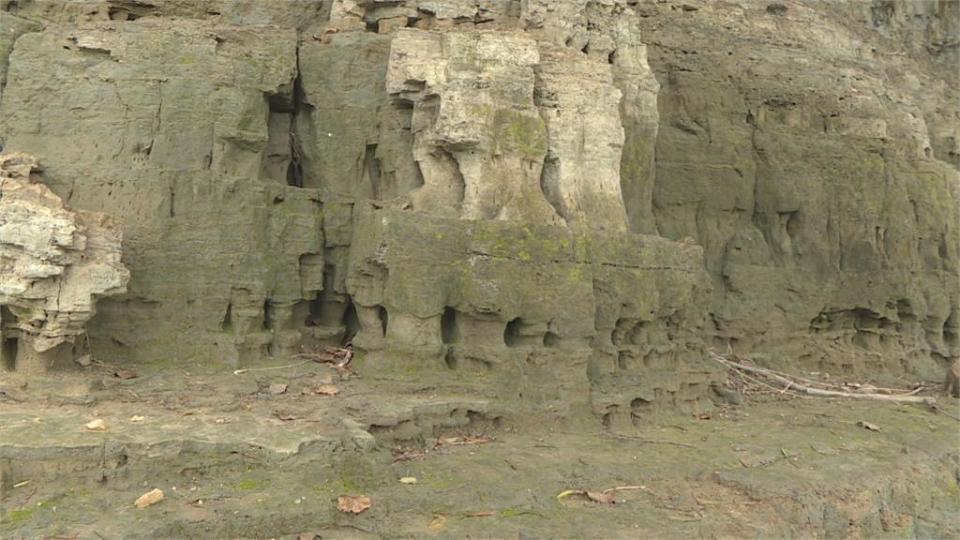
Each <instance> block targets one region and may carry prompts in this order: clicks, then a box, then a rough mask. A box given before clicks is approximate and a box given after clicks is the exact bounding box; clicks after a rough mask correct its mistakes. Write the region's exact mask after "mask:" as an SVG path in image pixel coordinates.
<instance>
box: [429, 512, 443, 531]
mask: <svg viewBox="0 0 960 540" xmlns="http://www.w3.org/2000/svg"><path fill="white" fill-rule="evenodd" d="M446 523H447V516H444V515H437V516H434V517H433V521H431V522H430V524H429V525H427V528H428V529H431V530H434V531H435V530H437V529H442V528H443V526H444V525H445V524H446Z"/></svg>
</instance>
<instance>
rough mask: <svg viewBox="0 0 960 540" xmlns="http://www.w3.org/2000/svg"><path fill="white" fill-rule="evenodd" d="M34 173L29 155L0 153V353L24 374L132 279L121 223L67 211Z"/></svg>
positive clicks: (78, 331)
mask: <svg viewBox="0 0 960 540" xmlns="http://www.w3.org/2000/svg"><path fill="white" fill-rule="evenodd" d="M37 169H38V165H37V162H36V160H35V159H34V158H33V157H31V156H28V155H24V154H0V309H2V310H3V311H2V313H0V337H3V342H4V347H3V354H2V356H3V361H4V362H3V363H4V364H5V365H7V366H11V367H12V366H17V367H18V368H23V369H27V366H25V365H18V364H21V363H23V362H24V361H25V360H26V359H28V358H31V357H33V356H35V355H36V353H43V352H45V351H49V350H50V349H53V348H54V347H56V346H58V345H60V344H62V343H64V342H67V341H73V340H74V339H75V338H76V337H77V336H80V335H83V333H84V326H85V324H86V322H87V321H88V320H90V318H91V317H93V316H94V314H95V313H96V309H95V302H96V301H97V299H98V298H99V297H105V296H112V295H117V294H122V293H124V292H126V285H127V281H128V280H129V279H130V273H129V272H128V271H127V269H126V268H125V267H124V266H123V264H122V263H121V262H120V254H121V245H120V244H121V242H120V239H121V231H120V226H119V224H118V223H116V222H115V221H114V220H112V219H110V218H109V217H108V216H106V215H104V214H100V213H95V212H84V211H79V212H74V211H72V210H69V209H67V208H65V207H64V205H63V201H61V200H60V198H59V197H57V195H55V194H54V193H53V192H51V191H50V189H49V188H47V187H46V186H44V185H43V184H40V183H37V180H36V179H35V178H31V173H32V172H33V171H34V170H37ZM11 342H13V343H17V342H19V343H17V347H14V346H13V345H12V344H11ZM20 347H23V348H24V349H26V348H28V347H29V348H30V349H32V351H29V350H24V351H22V352H21V351H19V348H20ZM8 356H9V357H8ZM31 367H36V366H31Z"/></svg>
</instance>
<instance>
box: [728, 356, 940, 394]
mask: <svg viewBox="0 0 960 540" xmlns="http://www.w3.org/2000/svg"><path fill="white" fill-rule="evenodd" d="M710 356H711V357H712V358H713V359H714V360H716V361H717V362H720V363H721V364H724V365H726V366H728V367H732V368H735V369H738V370H740V371H746V372H748V373H755V374H757V375H762V376H764V377H766V378H768V379H771V380H774V381H777V382H778V383H780V384H782V385H783V386H784V391H788V390H789V391H793V392H799V393H801V394H806V395H809V396H821V397H839V398H850V399H870V400H876V401H891V402H895V403H923V404H925V405H929V406H931V407H933V406H935V405H936V400H935V399H933V398H929V397H921V396H914V395H890V394H872V393H871V394H863V393H858V392H842V391H838V390H821V389H819V388H811V387H809V386H806V385H803V384H800V383H798V382H796V381H793V380H790V379H788V378H787V377H784V376H782V375H778V374H776V373H774V372H773V371H771V370H769V369H764V368H761V367H756V366H748V365H746V364H741V363H739V362H734V361H733V360H730V359H727V358H724V357H723V356H721V355H719V354H717V353H715V352H712V351H711V352H710Z"/></svg>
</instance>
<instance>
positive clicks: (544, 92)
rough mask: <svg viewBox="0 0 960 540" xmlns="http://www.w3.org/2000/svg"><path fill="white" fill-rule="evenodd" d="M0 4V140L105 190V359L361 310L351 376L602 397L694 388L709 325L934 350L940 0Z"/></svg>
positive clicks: (947, 203)
mask: <svg viewBox="0 0 960 540" xmlns="http://www.w3.org/2000/svg"><path fill="white" fill-rule="evenodd" d="M0 7H2V8H3V9H2V10H0V26H2V28H0V29H2V30H4V31H3V32H2V33H0V35H2V36H3V37H2V40H0V53H4V54H0V73H6V83H5V85H4V86H3V89H2V94H0V138H2V142H3V144H4V145H5V147H6V148H7V149H9V150H13V151H23V152H29V153H32V154H34V155H36V156H38V157H39V158H40V159H41V161H42V162H43V163H44V166H45V180H44V181H45V183H47V185H49V186H50V188H51V189H52V190H53V191H54V192H55V193H57V194H58V195H60V196H61V197H63V199H64V200H65V201H67V202H68V203H69V204H70V205H71V207H75V208H80V209H84V210H91V211H105V212H110V213H112V214H114V215H117V216H118V217H120V218H122V219H123V223H124V231H123V232H124V241H125V255H124V257H125V259H124V262H125V263H126V264H127V266H128V267H129V268H130V269H131V273H132V277H131V281H130V285H129V292H128V293H127V294H126V295H124V296H122V297H118V298H117V299H108V300H106V301H104V302H102V305H101V309H100V310H99V312H98V314H97V316H96V317H95V318H94V319H93V321H91V324H90V330H91V337H92V340H93V342H94V345H95V346H96V347H97V350H98V352H99V354H101V355H103V356H105V357H109V358H115V359H118V360H119V359H123V360H126V361H148V360H149V361H184V362H218V361H221V362H226V363H230V364H237V363H241V362H248V361H253V360H256V359H257V358H259V357H261V356H263V355H267V354H273V355H284V354H288V353H290V352H293V351H295V350H296V348H297V347H298V346H299V345H301V344H310V343H313V342H331V341H342V340H345V339H350V338H351V337H356V345H357V348H358V360H357V365H358V366H359V369H361V370H363V371H364V372H365V373H367V374H369V375H374V374H382V375H383V376H389V377H414V378H416V377H420V378H423V379H424V380H435V381H439V383H442V384H464V385H470V386H472V387H474V388H475V389H476V391H478V392H487V393H491V394H495V395H498V396H500V397H503V398H508V397H509V398H510V399H521V398H520V395H519V394H520V392H518V391H514V390H515V388H514V387H512V386H511V382H512V381H519V380H524V379H526V380H534V379H535V380H538V381H542V383H543V384H542V387H541V389H542V392H541V393H540V395H537V396H530V395H529V392H527V394H526V395H524V397H523V398H522V399H523V400H526V401H528V402H548V401H555V402H557V403H563V404H565V405H566V406H569V407H579V408H581V409H584V410H591V411H593V413H595V414H598V415H601V416H604V417H605V418H606V419H607V421H609V422H611V423H618V422H624V421H627V422H629V421H630V419H635V418H642V417H643V415H644V414H645V411H648V410H653V409H656V407H658V406H660V405H667V406H679V407H682V408H699V407H702V406H705V405H706V403H705V399H706V397H707V396H708V394H709V393H708V392H707V390H708V387H709V382H710V381H711V380H713V378H714V377H716V372H715V371H714V370H713V368H712V367H710V366H708V365H706V364H704V363H703V361H702V352H703V351H704V349H705V347H706V346H715V347H721V348H727V347H729V348H731V349H733V350H735V351H737V352H738V353H743V354H754V355H755V356H756V359H757V360H760V361H766V362H774V363H776V362H782V363H783V364H785V365H797V366H803V367H804V368H805V369H818V370H821V371H827V372H831V373H857V374H861V375H868V374H870V375H881V374H886V375H892V376H899V375H902V374H905V373H909V374H913V375H919V376H924V377H932V376H934V375H933V374H934V373H935V369H939V368H938V362H942V361H943V359H944V358H946V357H949V356H951V355H954V354H957V353H958V352H960V225H958V223H960V210H958V206H960V187H958V185H960V178H958V174H960V173H958V167H960V131H958V129H960V128H958V119H960V105H957V104H958V102H960V100H958V94H957V88H958V87H960V85H958V80H957V74H956V70H955V69H952V67H955V65H956V61H957V59H958V39H957V33H958V27H957V17H958V11H960V7H958V5H957V4H956V3H951V2H935V1H932V0H931V1H917V2H906V1H894V0H890V1H888V0H882V1H881V0H877V1H874V2H870V3H868V2H841V1H827V0H824V1H818V0H805V1H800V0H790V1H787V0H784V1H781V2H759V3H758V2H754V1H746V0H744V1H734V0H730V1H724V2H713V1H709V2H708V1H700V0H687V1H684V2H679V1H670V0H668V1H660V0H658V1H652V0H651V1H633V0H630V1H627V0H568V1H553V0H529V1H526V2H513V1H503V2H499V1H486V0H484V1H458V0H429V1H428V0H398V1H390V2H382V1H377V0H333V1H329V2H236V1H227V0H225V1H223V2H185V1H182V0H153V1H151V2H139V1H133V0H103V1H100V2H85V3H77V4H74V3H59V2H40V1H27V0H20V1H19V2H2V3H0ZM694 244H696V245H694ZM515 386H516V385H515Z"/></svg>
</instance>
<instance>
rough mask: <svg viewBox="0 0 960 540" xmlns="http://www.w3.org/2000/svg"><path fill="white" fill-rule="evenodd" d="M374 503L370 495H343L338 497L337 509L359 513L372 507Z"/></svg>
mask: <svg viewBox="0 0 960 540" xmlns="http://www.w3.org/2000/svg"><path fill="white" fill-rule="evenodd" d="M372 504H373V503H372V502H371V501H370V497H366V496H364V495H341V496H339V497H337V510H340V511H341V512H347V513H350V514H359V513H360V512H363V511H364V510H366V509H367V508H370V506H371V505H372Z"/></svg>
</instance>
